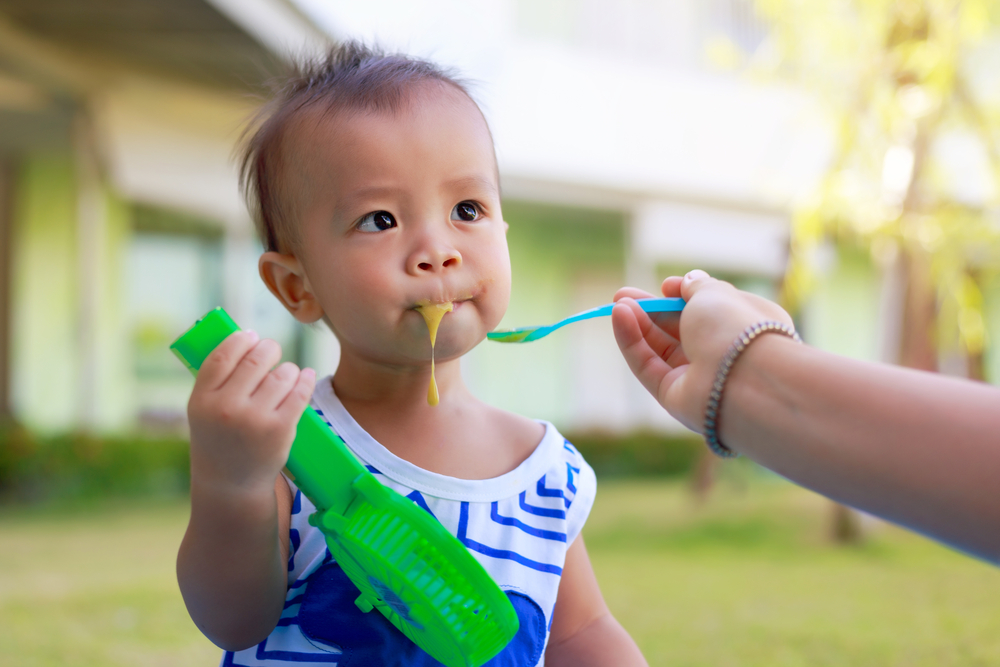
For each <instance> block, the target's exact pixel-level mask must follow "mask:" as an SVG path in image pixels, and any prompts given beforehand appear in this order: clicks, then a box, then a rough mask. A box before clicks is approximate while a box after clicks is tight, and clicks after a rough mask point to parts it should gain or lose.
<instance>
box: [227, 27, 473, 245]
mask: <svg viewBox="0 0 1000 667" xmlns="http://www.w3.org/2000/svg"><path fill="white" fill-rule="evenodd" d="M431 82H436V83H441V84H445V85H450V86H453V87H455V88H456V89H458V90H460V91H461V92H462V93H464V94H465V95H466V96H468V97H469V99H472V98H471V96H470V95H469V91H468V90H467V89H466V87H465V84H464V83H463V82H462V81H461V80H460V79H459V78H457V77H456V76H455V75H454V74H453V73H451V72H449V71H447V70H445V69H443V68H441V67H439V66H437V65H435V64H433V63H431V62H428V61H426V60H419V59H416V58H411V57H409V56H404V55H397V54H386V53H384V52H383V51H381V50H379V49H376V48H372V47H368V46H365V45H363V44H361V43H358V42H346V43H344V44H341V45H339V46H336V47H333V48H331V49H330V50H328V51H327V52H326V53H325V54H324V55H323V56H321V57H319V58H315V59H303V60H301V61H299V62H297V63H293V64H292V66H291V71H290V72H289V73H288V75H286V76H284V77H282V78H281V79H280V80H278V81H277V82H276V85H275V86H274V94H273V98H272V99H271V101H270V102H269V103H268V104H266V105H265V106H264V107H263V108H262V109H261V110H260V111H259V112H258V113H257V115H256V116H255V117H254V119H253V122H252V123H251V124H250V126H249V128H248V129H247V131H246V132H245V134H244V136H243V141H242V149H241V151H240V189H241V190H242V191H243V196H244V197H245V198H246V202H247V207H248V208H249V210H250V213H251V215H252V216H253V220H254V225H255V226H256V228H257V233H258V235H259V236H260V241H261V243H262V244H263V245H264V249H265V250H273V251H277V252H289V251H291V250H292V249H293V248H294V246H295V241H296V234H295V228H294V225H293V224H292V222H291V220H289V217H290V216H289V210H288V207H287V205H286V204H285V203H284V202H283V201H282V194H283V193H282V184H281V182H280V181H281V172H282V165H281V159H282V155H281V144H282V141H283V139H284V136H285V134H286V131H287V129H288V127H289V125H290V124H291V123H292V122H293V121H294V120H295V119H296V118H297V117H299V116H300V114H301V113H302V112H303V111H305V110H306V109H308V108H310V107H313V106H315V105H321V106H322V109H323V110H324V111H327V112H333V111H360V112H368V113H374V114H384V113H390V114H391V113H396V112H398V111H400V109H401V108H402V107H403V106H404V105H405V104H406V102H407V99H408V96H409V95H410V94H411V93H412V92H413V90H414V89H415V88H416V87H418V86H419V85H420V84H425V83H431Z"/></svg>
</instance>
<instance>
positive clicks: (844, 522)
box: [831, 503, 865, 544]
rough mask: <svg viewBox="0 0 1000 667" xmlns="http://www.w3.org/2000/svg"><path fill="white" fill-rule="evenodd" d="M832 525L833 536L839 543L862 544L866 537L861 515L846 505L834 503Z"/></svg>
mask: <svg viewBox="0 0 1000 667" xmlns="http://www.w3.org/2000/svg"><path fill="white" fill-rule="evenodd" d="M831 526H832V535H831V537H833V541H834V542H836V543H837V544H861V542H863V541H864V539H865V531H864V527H863V526H862V525H861V515H860V514H858V512H857V511H856V510H854V509H851V508H850V507H847V506H846V505H840V504H838V503H834V504H833V514H832V522H831Z"/></svg>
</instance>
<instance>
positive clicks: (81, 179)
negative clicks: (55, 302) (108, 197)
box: [73, 112, 107, 430]
mask: <svg viewBox="0 0 1000 667" xmlns="http://www.w3.org/2000/svg"><path fill="white" fill-rule="evenodd" d="M73 143H74V153H75V157H76V230H77V239H76V242H77V280H78V283H77V338H76V342H77V358H78V363H79V374H78V376H77V401H76V402H77V419H78V425H79V427H80V428H82V429H84V430H92V429H94V428H95V427H96V426H97V401H98V398H99V397H98V390H97V389H98V388H97V382H98V373H99V368H98V364H99V359H98V357H99V350H98V331H97V330H98V325H99V322H98V318H99V316H100V312H99V310H100V302H101V267H102V266H103V265H104V263H105V261H107V260H106V258H105V257H104V245H105V244H104V237H105V217H106V215H107V211H106V210H105V202H104V193H103V192H102V187H101V170H100V159H99V156H98V151H97V142H96V137H95V136H94V128H93V125H92V123H91V121H90V118H89V117H88V116H87V114H86V112H81V113H80V114H79V115H78V116H77V118H76V120H75V122H74V127H73Z"/></svg>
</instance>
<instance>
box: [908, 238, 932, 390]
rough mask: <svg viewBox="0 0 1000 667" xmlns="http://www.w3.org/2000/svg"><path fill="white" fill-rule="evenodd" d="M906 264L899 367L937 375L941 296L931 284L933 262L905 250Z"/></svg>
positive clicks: (920, 253)
mask: <svg viewBox="0 0 1000 667" xmlns="http://www.w3.org/2000/svg"><path fill="white" fill-rule="evenodd" d="M902 261H903V272H904V276H905V282H906V292H905V296H904V297H903V298H904V302H903V330H902V340H901V341H900V346H899V364H900V365H901V366H906V367H907V368H916V369H918V370H922V371H932V372H934V371H937V369H938V356H937V355H938V351H937V344H936V342H935V332H934V325H935V323H936V322H937V294H936V293H935V290H934V285H933V283H932V281H931V268H930V262H929V261H928V258H927V256H926V255H924V254H923V253H922V252H921V251H919V250H914V249H912V248H905V247H904V249H903V257H902Z"/></svg>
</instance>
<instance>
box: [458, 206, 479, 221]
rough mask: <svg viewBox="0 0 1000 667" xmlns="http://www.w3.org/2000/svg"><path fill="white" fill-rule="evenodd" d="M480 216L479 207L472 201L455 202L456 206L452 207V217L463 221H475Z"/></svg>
mask: <svg viewBox="0 0 1000 667" xmlns="http://www.w3.org/2000/svg"><path fill="white" fill-rule="evenodd" d="M479 216H480V213H479V207H478V206H476V205H475V204H473V203H472V202H471V201H463V202H459V203H457V204H455V208H453V209H451V219H452V220H461V221H463V222H473V221H475V220H478V219H479Z"/></svg>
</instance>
